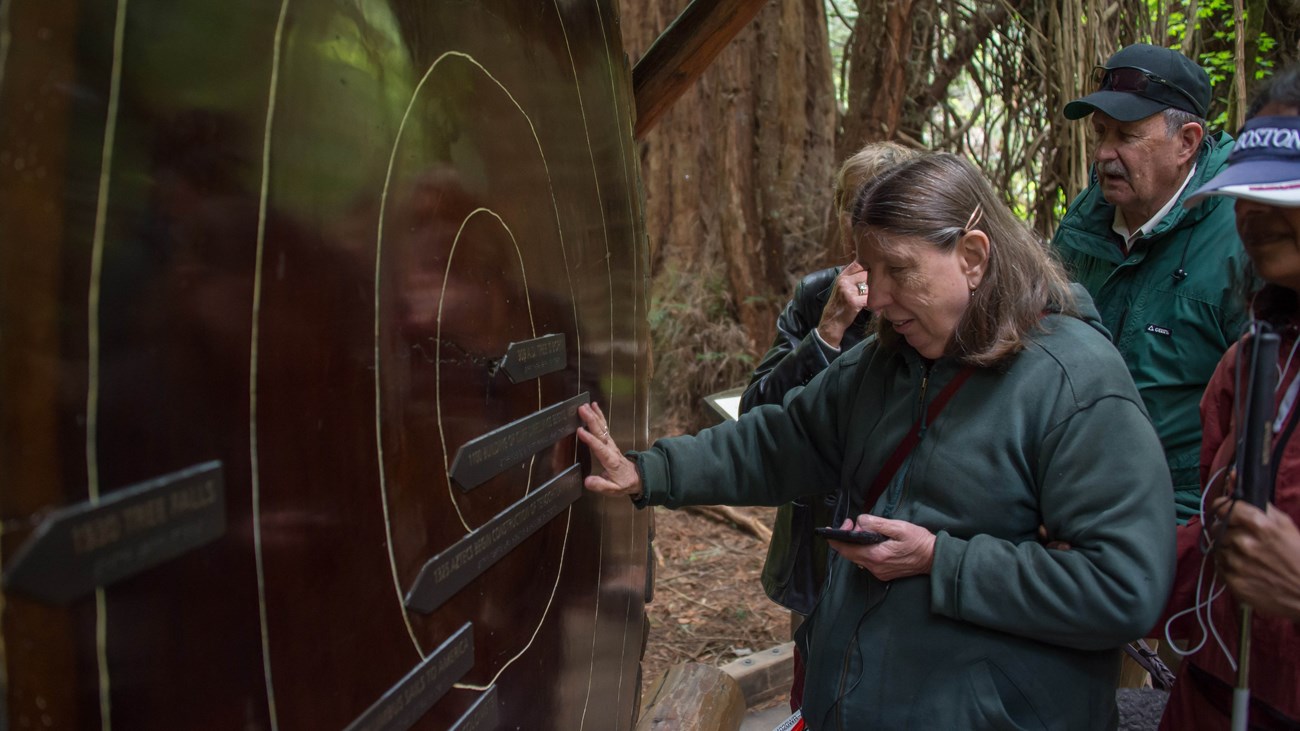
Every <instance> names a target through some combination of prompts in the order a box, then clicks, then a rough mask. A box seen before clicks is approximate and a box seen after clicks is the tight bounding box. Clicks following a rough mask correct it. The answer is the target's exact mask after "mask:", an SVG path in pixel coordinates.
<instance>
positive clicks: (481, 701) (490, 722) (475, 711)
mask: <svg viewBox="0 0 1300 731" xmlns="http://www.w3.org/2000/svg"><path fill="white" fill-rule="evenodd" d="M496 727H497V687H496V686H495V685H492V686H489V687H488V689H487V690H485V691H483V695H481V696H479V698H478V700H476V701H474V705H472V706H470V707H469V710H468V711H465V715H463V716H461V717H460V718H459V719H457V721H456V723H454V724H452V726H451V728H450V729H448V731H493V729H495V728H496Z"/></svg>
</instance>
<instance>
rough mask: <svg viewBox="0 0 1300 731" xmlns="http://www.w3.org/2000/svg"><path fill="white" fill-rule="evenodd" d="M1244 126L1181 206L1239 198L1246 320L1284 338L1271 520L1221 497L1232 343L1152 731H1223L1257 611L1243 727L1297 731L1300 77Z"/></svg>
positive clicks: (1238, 348)
mask: <svg viewBox="0 0 1300 731" xmlns="http://www.w3.org/2000/svg"><path fill="white" fill-rule="evenodd" d="M1249 117H1250V121H1248V122H1247V123H1246V126H1245V127H1244V128H1243V129H1242V132H1241V134H1240V135H1239V137H1238V140H1237V146H1236V148H1235V149H1234V150H1233V152H1232V155H1231V157H1230V158H1229V161H1228V167H1227V168H1226V169H1225V170H1224V172H1222V173H1221V174H1219V175H1218V176H1217V177H1215V178H1214V179H1213V180H1211V181H1210V182H1209V183H1207V184H1206V185H1205V186H1203V187H1202V188H1201V189H1200V190H1198V191H1196V193H1195V194H1193V195H1192V196H1191V197H1190V198H1189V200H1188V204H1194V203H1195V202H1196V201H1199V200H1201V199H1202V198H1203V197H1205V196H1207V195H1221V196H1230V197H1233V198H1235V199H1236V204H1235V205H1236V218H1237V231H1238V233H1239V234H1240V235H1241V240H1242V243H1243V244H1244V245H1245V248H1246V252H1247V253H1248V254H1249V256H1250V260H1251V265H1252V267H1253V269H1254V272H1255V274H1256V275H1257V276H1258V277H1259V278H1260V279H1261V280H1263V286H1262V287H1260V288H1259V289H1258V291H1256V292H1253V293H1252V296H1251V300H1250V301H1251V309H1252V312H1253V317H1254V319H1255V321H1256V322H1258V323H1267V325H1268V327H1270V328H1271V329H1272V330H1273V331H1275V332H1277V333H1279V334H1280V335H1281V348H1280V350H1279V357H1278V373H1279V380H1278V388H1277V393H1276V398H1275V403H1276V405H1277V415H1276V418H1275V419H1274V421H1273V424H1272V428H1273V439H1272V447H1273V452H1272V462H1273V465H1274V469H1275V470H1276V481H1275V483H1274V495H1273V499H1272V501H1271V504H1269V505H1268V506H1267V509H1266V510H1259V509H1257V508H1255V507H1253V506H1251V505H1250V504H1249V503H1247V502H1245V501H1244V500H1233V499H1232V498H1231V497H1229V496H1228V495H1229V494H1230V493H1231V491H1232V488H1233V485H1234V484H1235V475H1234V473H1233V470H1232V466H1233V464H1234V459H1235V455H1236V445H1237V441H1238V434H1240V433H1241V432H1242V430H1243V426H1242V425H1241V423H1240V420H1241V419H1242V412H1243V405H1242V403H1239V400H1238V398H1237V395H1238V394H1239V393H1243V394H1244V393H1245V383H1244V381H1245V379H1246V375H1245V369H1243V368H1241V367H1240V366H1241V365H1244V363H1242V362H1241V361H1244V360H1245V359H1246V358H1243V357H1242V354H1243V352H1246V350H1247V347H1248V346H1246V345H1243V341H1238V342H1237V343H1236V344H1235V345H1233V346H1232V348H1230V349H1229V350H1228V352H1227V353H1225V354H1224V356H1223V359H1222V360H1221V361H1220V362H1219V365H1218V368H1217V369H1216V371H1215V373H1214V376H1213V378H1212V379H1211V381H1210V383H1209V385H1208V386H1207V388H1206V391H1205V394H1204V396H1203V397H1202V400H1201V419H1202V422H1203V440H1202V445H1201V484H1202V485H1204V486H1205V488H1204V498H1203V500H1204V506H1203V510H1202V513H1201V515H1200V516H1199V517H1197V518H1193V519H1192V521H1191V522H1189V523H1188V525H1186V526H1184V527H1182V528H1180V529H1179V531H1178V564H1177V575H1176V578H1175V583H1174V589H1173V592H1172V594H1171V597H1170V600H1169V604H1168V606H1167V608H1166V615H1167V616H1169V617H1170V620H1169V621H1168V622H1167V623H1166V625H1165V626H1164V627H1161V628H1159V629H1162V630H1163V629H1165V627H1167V629H1168V633H1169V636H1170V637H1173V638H1181V639H1184V640H1186V641H1187V642H1189V643H1190V647H1191V649H1192V650H1193V652H1192V653H1191V654H1190V655H1188V656H1187V658H1186V660H1185V661H1184V662H1183V663H1182V666H1181V667H1180V669H1179V673H1178V679H1177V682H1175V684H1174V688H1173V691H1172V693H1171V694H1170V698H1169V703H1168V705H1167V706H1166V708H1165V714H1164V717H1163V718H1162V719H1161V723H1160V728H1161V729H1227V728H1229V723H1230V719H1231V714H1232V700H1233V691H1232V689H1233V687H1234V686H1235V685H1236V678H1237V674H1236V670H1235V669H1234V664H1235V662H1236V660H1237V656H1238V646H1239V640H1240V631H1241V624H1240V609H1241V607H1242V605H1243V604H1248V605H1250V606H1251V607H1253V608H1254V620H1253V622H1252V623H1251V637H1252V642H1251V658H1250V690H1251V703H1250V706H1249V723H1250V726H1249V727H1250V728H1252V729H1254V728H1260V729H1300V530H1297V528H1296V524H1297V522H1300V436H1295V435H1293V429H1294V428H1295V424H1296V423H1297V421H1300V404H1297V401H1300V399H1297V392H1300V357H1297V354H1298V352H1300V338H1298V337H1297V335H1298V334H1300V66H1294V67H1292V68H1289V69H1287V70H1286V71H1284V72H1282V73H1279V74H1278V75H1277V76H1275V77H1274V79H1273V80H1272V82H1271V83H1270V84H1269V86H1267V87H1266V88H1265V89H1263V90H1262V91H1261V92H1260V94H1259V95H1258V97H1257V98H1256V100H1255V102H1254V103H1253V104H1252V105H1251V108H1250V113H1249ZM1243 400H1244V399H1243ZM1205 545H1208V546H1209V549H1208V552H1207V551H1205V550H1202V546H1205ZM1225 587H1226V590H1225ZM1207 605H1208V606H1207ZM1193 607H1198V610H1191V608H1193ZM1207 616H1208V619H1207ZM1210 625H1212V627H1211V626H1210ZM1215 630H1217V634H1218V636H1219V637H1221V641H1219V640H1216V638H1215V636H1214V631H1215Z"/></svg>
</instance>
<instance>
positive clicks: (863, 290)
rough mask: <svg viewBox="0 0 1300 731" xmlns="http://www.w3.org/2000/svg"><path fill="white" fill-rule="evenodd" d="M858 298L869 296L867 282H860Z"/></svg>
mask: <svg viewBox="0 0 1300 731" xmlns="http://www.w3.org/2000/svg"><path fill="white" fill-rule="evenodd" d="M858 296H860V297H865V296H867V283H866V282H858Z"/></svg>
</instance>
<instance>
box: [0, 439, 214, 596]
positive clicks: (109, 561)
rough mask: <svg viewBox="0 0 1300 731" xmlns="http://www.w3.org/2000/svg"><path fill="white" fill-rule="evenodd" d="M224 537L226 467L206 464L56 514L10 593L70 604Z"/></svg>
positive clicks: (21, 563) (12, 578)
mask: <svg viewBox="0 0 1300 731" xmlns="http://www.w3.org/2000/svg"><path fill="white" fill-rule="evenodd" d="M225 532H226V486H225V478H224V475H223V472H222V467H221V463H220V462H205V463H203V464H200V465H196V466H194V467H190V468H187V469H184V470H181V471H179V472H173V473H171V474H169V475H163V476H162V477H157V478H155V479H152V480H148V481H147V482H141V483H138V484H135V485H131V486H129V487H124V488H122V489H121V490H117V491H115V492H113V493H110V494H109V495H108V496H106V497H105V498H104V499H102V500H100V501H99V502H97V503H91V502H89V501H86V502H83V503H78V504H77V505H73V506H70V507H67V508H62V509H60V510H56V511H54V512H52V513H50V514H49V515H48V516H46V518H45V520H43V521H41V524H40V526H38V527H37V528H36V531H35V532H34V533H33V534H32V535H31V536H30V537H29V538H28V539H27V541H26V542H25V543H24V544H23V545H22V547H21V548H19V549H18V552H17V553H16V554H14V557H13V560H12V561H11V562H10V564H9V570H8V571H6V572H5V575H4V587H5V590H6V591H15V592H21V593H23V594H26V595H28V596H30V597H32V598H33V599H36V600H38V601H42V602H47V603H50V604H68V603H70V602H73V601H75V600H77V599H79V598H80V597H82V596H84V595H86V594H89V593H90V592H92V591H94V590H95V588H96V587H101V586H107V585H109V584H111V583H113V582H115V581H120V580H121V579H125V578H127V577H129V576H134V575H135V574H138V573H140V572H141V571H144V570H145V569H148V568H152V567H154V566H157V565H158V564H160V563H163V562H164V561H168V560H170V559H173V558H176V557H177V556H180V555H181V554H184V553H186V552H187V551H190V550H192V549H194V548H197V547H199V546H202V545H204V544H206V543H210V542H211V541H213V540H215V539H216V538H218V537H220V536H221V535H222V534H223V533H225Z"/></svg>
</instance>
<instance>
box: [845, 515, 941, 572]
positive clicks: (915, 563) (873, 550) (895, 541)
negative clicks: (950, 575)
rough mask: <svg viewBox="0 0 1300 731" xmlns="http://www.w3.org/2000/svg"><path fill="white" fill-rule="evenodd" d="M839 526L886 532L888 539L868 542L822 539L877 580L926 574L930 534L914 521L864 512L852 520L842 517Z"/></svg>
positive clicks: (931, 562)
mask: <svg viewBox="0 0 1300 731" xmlns="http://www.w3.org/2000/svg"><path fill="white" fill-rule="evenodd" d="M840 527H841V528H843V529H845V530H868V531H875V532H876V533H883V534H884V535H887V536H889V540H887V541H882V542H880V543H877V544H875V545H871V546H863V545H859V544H856V543H845V542H843V541H834V540H827V541H826V542H827V543H829V544H830V546H831V548H834V549H835V550H836V551H837V552H838V553H840V554H841V555H842V556H844V557H845V558H847V559H848V560H849V561H852V562H853V563H855V564H857V565H858V567H859V568H864V569H866V570H868V571H870V572H871V573H872V574H873V575H875V577H876V578H877V579H880V580H881V581H893V580H894V579H903V578H906V577H908V576H919V575H921V574H928V573H930V567H932V566H933V565H934V534H933V533H931V532H930V531H928V530H926V529H925V528H922V527H921V526H919V525H916V524H915V523H908V522H906V521H902V520H889V519H888V518H879V517H876V516H874V515H867V514H865V513H864V514H862V515H859V516H858V519H857V520H856V521H852V520H849V519H848V518H845V519H844V524H843V525H841V526H840Z"/></svg>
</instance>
